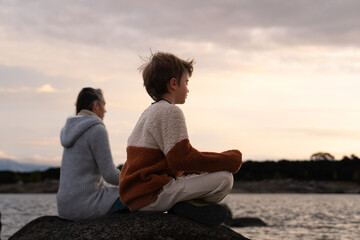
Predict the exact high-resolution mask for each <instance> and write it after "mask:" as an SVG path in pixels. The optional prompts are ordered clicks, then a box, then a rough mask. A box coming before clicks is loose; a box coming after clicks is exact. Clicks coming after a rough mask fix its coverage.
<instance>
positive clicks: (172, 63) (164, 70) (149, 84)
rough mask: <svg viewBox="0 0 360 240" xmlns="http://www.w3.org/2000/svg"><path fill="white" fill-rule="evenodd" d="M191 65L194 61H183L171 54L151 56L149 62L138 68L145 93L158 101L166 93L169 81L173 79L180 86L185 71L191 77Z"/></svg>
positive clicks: (159, 53) (160, 53)
mask: <svg viewBox="0 0 360 240" xmlns="http://www.w3.org/2000/svg"><path fill="white" fill-rule="evenodd" d="M193 64H194V60H190V61H185V60H182V59H180V58H178V57H176V56H175V55H173V54H171V53H164V52H158V53H155V54H152V55H151V56H150V59H149V61H148V62H147V63H145V64H143V65H142V66H141V67H140V68H139V70H140V71H142V75H143V79H144V86H145V88H146V91H147V93H148V94H149V95H150V97H151V98H152V99H154V100H155V101H158V100H160V98H161V96H162V95H164V94H165V93H168V89H167V84H168V82H169V81H170V79H172V78H175V79H176V80H177V82H178V84H180V80H181V77H182V76H183V74H184V72H185V71H187V72H188V73H189V76H190V77H191V74H192V72H193Z"/></svg>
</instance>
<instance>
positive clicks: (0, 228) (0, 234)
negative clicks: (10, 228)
mask: <svg viewBox="0 0 360 240" xmlns="http://www.w3.org/2000/svg"><path fill="white" fill-rule="evenodd" d="M0 239H1V212H0Z"/></svg>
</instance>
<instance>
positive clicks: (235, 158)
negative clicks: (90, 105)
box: [119, 101, 242, 211]
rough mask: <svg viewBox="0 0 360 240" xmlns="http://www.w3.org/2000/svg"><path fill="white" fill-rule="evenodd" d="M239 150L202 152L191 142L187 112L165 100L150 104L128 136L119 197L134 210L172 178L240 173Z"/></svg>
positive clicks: (157, 192)
mask: <svg viewBox="0 0 360 240" xmlns="http://www.w3.org/2000/svg"><path fill="white" fill-rule="evenodd" d="M241 163H242V158H241V153H240V152H239V151H238V150H229V151H226V152H222V153H213V152H199V151H198V150H196V149H195V148H193V147H192V146H191V144H190V141H189V137H188V133H187V128H186V123H185V118H184V114H183V112H182V111H181V109H180V108H179V107H177V106H175V105H173V104H169V103H167V102H166V101H160V102H157V103H154V104H152V105H151V106H150V107H148V108H147V109H146V110H145V111H144V112H143V114H142V115H141V117H140V119H139V120H138V122H137V124H136V126H135V128H134V130H133V132H132V133H131V135H130V137H129V139H128V147H127V160H126V162H125V164H124V166H123V168H122V170H121V174H120V189H119V190H120V198H121V201H122V202H123V203H125V204H126V205H127V206H128V207H129V209H130V210H132V211H135V210H137V209H139V208H142V207H145V206H147V205H149V204H150V203H152V202H153V201H154V200H155V199H156V197H157V195H158V194H159V192H160V191H161V189H162V187H163V186H164V185H165V184H167V183H168V182H169V181H170V180H171V179H172V178H176V177H179V176H181V175H183V174H186V173H187V172H217V171H229V172H233V173H235V172H237V171H238V170H239V168H240V166H241Z"/></svg>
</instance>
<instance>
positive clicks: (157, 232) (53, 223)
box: [10, 212, 248, 240]
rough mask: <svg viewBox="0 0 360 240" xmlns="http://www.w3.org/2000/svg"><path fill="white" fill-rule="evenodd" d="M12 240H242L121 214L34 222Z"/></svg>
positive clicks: (163, 217) (188, 224) (217, 230)
mask: <svg viewBox="0 0 360 240" xmlns="http://www.w3.org/2000/svg"><path fill="white" fill-rule="evenodd" d="M15 239H39V240H40V239H54V240H56V239H242V240H246V239H248V238H246V237H244V236H242V235H240V234H238V233H236V232H234V231H233V230H231V229H230V228H228V227H226V226H223V225H219V226H216V227H208V226H205V225H203V224H199V223H197V222H194V221H191V220H188V219H184V218H181V217H178V216H175V215H171V214H166V213H141V212H137V213H122V214H113V215H109V216H104V217H101V218H97V219H94V220H86V221H79V222H71V221H67V220H63V219H60V218H58V217H56V216H43V217H40V218H37V219H35V220H33V221H31V222H30V223H28V224H27V225H26V226H24V227H23V228H22V229H20V230H19V231H18V232H16V233H15V234H14V235H13V236H12V237H10V240H15Z"/></svg>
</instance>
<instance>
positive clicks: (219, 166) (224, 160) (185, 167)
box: [166, 139, 242, 173]
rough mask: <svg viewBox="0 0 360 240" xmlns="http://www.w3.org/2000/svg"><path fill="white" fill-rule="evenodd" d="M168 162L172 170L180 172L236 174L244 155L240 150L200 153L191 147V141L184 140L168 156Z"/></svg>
mask: <svg viewBox="0 0 360 240" xmlns="http://www.w3.org/2000/svg"><path fill="white" fill-rule="evenodd" d="M166 160H167V162H168V166H169V167H170V168H173V169H176V170H178V171H185V172H218V171H229V172H232V173H236V172H237V171H238V170H239V169H240V167H241V164H242V155H241V152H240V151H238V150H228V151H225V152H222V153H214V152H199V151H198V150H196V149H195V148H193V147H192V146H191V144H190V142H189V139H184V140H182V141H180V142H178V143H176V144H175V146H174V147H173V148H172V149H171V150H170V151H169V152H168V153H167V154H166Z"/></svg>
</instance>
